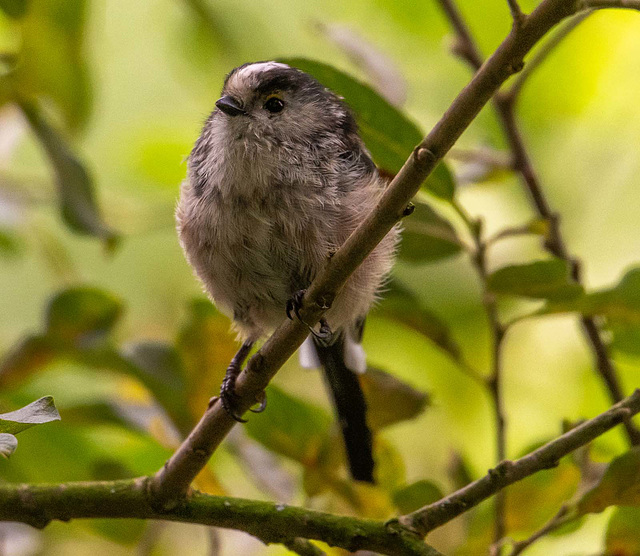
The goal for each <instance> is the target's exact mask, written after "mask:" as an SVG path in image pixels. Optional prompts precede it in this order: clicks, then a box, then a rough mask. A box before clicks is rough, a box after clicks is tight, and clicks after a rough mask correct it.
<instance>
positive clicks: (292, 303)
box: [285, 290, 333, 346]
mask: <svg viewBox="0 0 640 556" xmlns="http://www.w3.org/2000/svg"><path fill="white" fill-rule="evenodd" d="M305 293H307V290H298V291H297V292H295V293H294V294H293V296H292V297H291V299H289V301H287V306H286V309H285V310H286V313H287V317H289V319H290V320H293V316H292V314H293V315H295V316H296V317H297V319H298V320H299V321H300V322H301V323H302V324H304V325H305V326H306V327H307V328H308V329H309V332H311V334H312V336H313V337H314V338H315V339H316V340H317V341H318V342H319V343H320V344H321V345H323V346H328V345H331V343H332V341H333V332H332V331H331V328H329V325H328V324H327V321H326V320H325V319H320V329H319V330H315V329H314V328H313V326H309V325H308V324H307V323H306V322H305V321H304V320H303V319H302V317H301V316H300V309H302V298H303V297H304V294H305Z"/></svg>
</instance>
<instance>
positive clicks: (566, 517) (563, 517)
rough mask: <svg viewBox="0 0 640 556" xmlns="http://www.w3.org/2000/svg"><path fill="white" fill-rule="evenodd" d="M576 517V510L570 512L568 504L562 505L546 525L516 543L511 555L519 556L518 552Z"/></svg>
mask: <svg viewBox="0 0 640 556" xmlns="http://www.w3.org/2000/svg"><path fill="white" fill-rule="evenodd" d="M576 517H577V516H576V514H575V512H573V513H570V511H569V507H568V506H566V505H565V506H562V507H561V508H560V510H559V511H558V513H557V514H556V515H555V516H553V517H552V518H551V519H550V520H549V522H548V523H547V524H546V525H544V526H543V527H541V528H540V529H539V530H538V531H536V532H535V533H533V535H531V536H530V537H529V538H527V539H524V540H522V541H519V542H516V543H514V544H513V548H512V550H511V552H510V553H509V556H517V555H518V554H521V553H522V552H523V551H524V550H525V549H526V548H528V547H530V546H531V545H532V544H533V543H534V542H536V541H537V540H538V539H541V538H542V537H544V536H545V535H548V534H549V533H551V532H553V531H555V530H556V529H559V528H560V527H562V526H563V525H565V524H566V523H569V522H570V521H573V520H574V519H576Z"/></svg>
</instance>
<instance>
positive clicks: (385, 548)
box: [0, 390, 640, 556]
mask: <svg viewBox="0 0 640 556" xmlns="http://www.w3.org/2000/svg"><path fill="white" fill-rule="evenodd" d="M638 412H640V390H636V391H635V392H634V393H633V395H631V396H630V397H629V398H627V399H625V400H624V401H623V402H621V403H619V404H616V405H615V406H613V407H612V408H611V409H609V410H608V411H606V412H605V413H602V414H601V415H599V416H597V417H595V418H594V419H591V420H589V421H585V422H584V423H582V424H581V425H579V426H577V427H576V428H574V429H572V430H571V431H569V432H567V433H565V434H563V435H562V436H560V437H559V438H557V439H555V440H553V441H551V442H549V443H548V444H545V445H544V446H543V447H541V448H539V449H537V450H535V451H534V452H531V453H530V454H528V455H527V456H524V457H523V458H520V459H519V460H517V461H514V462H511V461H503V462H502V463H501V464H499V465H498V466H497V467H496V468H495V469H492V470H491V471H489V473H488V474H487V475H486V476H485V477H483V478H482V479H479V480H477V481H475V482H473V483H470V484H469V485H467V486H465V487H464V488H462V489H460V490H458V491H457V492H454V493H453V494H451V495H449V496H447V497H446V498H443V499H442V500H439V501H438V502H435V503H434V504H430V505H429V506H425V507H424V508H421V509H420V510H418V511H416V512H413V513H411V514H408V515H405V516H401V517H400V518H398V519H395V520H391V521H389V522H387V523H383V522H380V521H375V520H372V519H362V518H355V517H349V516H338V515H333V514H328V513H324V512H318V511H314V510H307V509H304V508H298V507H294V506H287V505H284V504H274V503H271V502H259V501H254V500H243V499H238V498H229V497H225V496H211V495H208V494H203V493H200V492H192V493H191V494H190V496H188V497H187V498H185V499H183V500H181V502H180V504H178V505H175V506H174V507H173V508H172V509H170V510H160V509H158V505H157V504H156V503H155V502H154V500H153V494H152V491H151V490H150V489H149V488H148V482H149V481H150V480H151V479H152V478H151V477H138V478H136V479H127V480H120V481H96V482H76V483H62V484H55V485H24V484H23V485H20V484H6V483H5V484H0V521H18V522H22V523H27V524H29V525H32V526H33V527H38V528H42V527H45V526H46V525H47V524H48V523H49V522H50V521H52V520H60V521H69V520H71V519H79V518H137V519H157V520H165V521H180V522H185V523H194V524H201V525H208V526H214V527H224V528H233V529H237V530H240V531H245V532H247V533H249V534H251V535H254V536H256V537H257V538H259V539H261V540H262V541H264V542H266V543H280V544H285V545H289V544H292V543H293V546H296V547H299V548H300V549H302V548H305V549H306V548H309V549H312V548H310V547H309V546H308V545H309V543H305V542H304V541H303V540H301V539H314V540H320V541H323V542H325V543H327V544H329V545H331V546H339V547H341V548H344V549H346V550H349V551H352V552H353V551H356V550H371V551H374V552H377V553H381V554H389V555H396V554H403V555H406V556H414V555H416V556H437V555H438V554H440V553H439V552H438V551H437V550H435V549H434V548H432V547H430V546H428V545H427V544H425V543H424V542H423V540H422V537H423V536H424V535H426V534H427V533H428V532H430V531H432V530H433V529H435V528H436V527H439V526H440V525H443V524H444V523H447V522H448V521H450V520H452V519H453V518H455V517H456V516H458V515H460V514H462V513H464V512H466V511H468V510H469V509H470V508H472V507H474V506H476V505H477V504H479V503H480V502H482V501H483V500H485V499H486V498H488V497H489V496H491V495H493V494H495V493H496V492H498V491H499V490H501V489H503V488H505V487H506V486H508V485H510V484H512V483H514V482H516V481H519V480H521V479H524V478H525V477H528V476H529V475H532V474H533V473H536V472H538V471H541V470H543V469H549V468H551V467H554V466H555V465H557V463H558V461H559V460H560V458H562V457H564V456H566V455H567V454H569V453H570V452H572V451H573V450H575V449H577V448H579V447H580V446H584V445H585V444H588V443H589V442H591V441H592V440H593V439H594V438H596V437H598V436H600V435H601V434H603V433H605V432H606V431H608V430H609V429H611V428H612V427H614V426H616V425H617V424H619V423H620V422H622V421H623V420H624V419H626V418H629V417H630V416H632V415H635V414H637V413H638Z"/></svg>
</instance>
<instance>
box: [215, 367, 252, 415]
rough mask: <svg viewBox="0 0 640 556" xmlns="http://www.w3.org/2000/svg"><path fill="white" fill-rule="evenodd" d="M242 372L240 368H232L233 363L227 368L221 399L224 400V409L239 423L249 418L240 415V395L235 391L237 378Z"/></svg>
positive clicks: (221, 389) (221, 388)
mask: <svg viewBox="0 0 640 556" xmlns="http://www.w3.org/2000/svg"><path fill="white" fill-rule="evenodd" d="M238 374H240V369H237V370H235V369H232V367H231V365H229V368H228V369H227V374H226V375H225V377H224V380H223V381H222V386H221V387H220V401H221V402H222V407H224V410H225V411H226V412H227V413H228V414H229V416H230V417H232V418H233V419H234V420H235V421H237V422H238V423H246V422H247V420H246V419H243V418H242V417H241V416H240V415H238V403H239V402H240V397H239V396H238V394H236V392H235V388H236V378H237V377H238Z"/></svg>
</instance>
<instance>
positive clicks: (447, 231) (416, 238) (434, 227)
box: [398, 201, 462, 263]
mask: <svg viewBox="0 0 640 556" xmlns="http://www.w3.org/2000/svg"><path fill="white" fill-rule="evenodd" d="M414 205H415V209H414V211H413V214H411V215H410V216H408V217H407V218H405V219H404V220H403V228H404V230H403V232H402V240H401V242H400V251H399V253H398V257H399V258H400V259H402V260H404V261H407V262H411V263H425V262H433V261H437V260H440V259H444V258H447V257H451V256H453V255H457V254H458V253H459V252H460V251H461V250H462V243H461V242H460V239H459V238H458V235H457V234H456V231H455V229H454V227H453V226H452V225H451V224H450V223H449V222H448V221H447V220H445V219H444V218H442V216H440V215H439V214H438V213H437V212H436V211H434V210H433V209H432V208H431V207H430V206H429V205H427V204H426V203H421V202H419V201H414Z"/></svg>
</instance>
